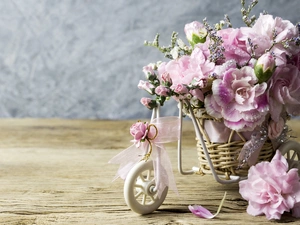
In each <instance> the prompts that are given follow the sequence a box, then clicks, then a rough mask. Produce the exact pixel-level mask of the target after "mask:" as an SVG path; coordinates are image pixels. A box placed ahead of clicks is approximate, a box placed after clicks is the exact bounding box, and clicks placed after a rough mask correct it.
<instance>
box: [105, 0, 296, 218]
mask: <svg viewBox="0 0 300 225" xmlns="http://www.w3.org/2000/svg"><path fill="white" fill-rule="evenodd" d="M257 3H258V0H254V1H251V3H250V5H249V6H246V5H245V1H244V0H241V4H242V9H241V13H242V19H243V21H244V23H245V26H244V27H239V28H233V27H232V24H231V22H230V19H229V17H228V16H226V15H225V19H224V20H222V21H220V22H219V23H217V24H215V25H213V26H212V25H210V24H209V23H208V22H207V20H206V19H204V20H203V23H201V22H198V21H194V22H192V23H189V24H186V25H185V27H184V31H185V34H186V38H187V41H188V44H186V43H185V42H184V41H183V40H181V39H179V38H178V34H177V33H175V32H173V34H172V36H171V44H170V46H168V47H164V46H160V44H159V35H156V37H155V39H154V41H153V42H148V41H146V42H145V44H146V45H148V46H154V47H156V48H157V49H158V50H160V51H161V52H162V53H164V54H165V56H166V58H168V60H167V61H165V62H157V63H151V64H149V65H147V66H145V67H144V68H143V72H144V74H145V76H146V80H141V81H140V82H139V84H138V88H139V89H142V90H145V91H147V92H148V93H149V94H151V95H152V96H154V97H153V98H148V97H144V98H142V99H141V103H142V104H143V105H144V106H146V107H147V108H149V109H153V112H156V110H157V109H158V108H159V107H161V106H163V105H164V103H165V101H167V100H169V99H171V98H173V99H175V100H176V101H178V102H179V112H180V115H181V114H182V113H183V114H184V115H186V116H189V117H191V118H192V120H193V123H194V126H195V131H196V137H197V138H198V143H197V148H198V156H199V164H200V167H199V171H197V172H198V173H200V174H207V173H213V174H214V173H216V174H217V175H218V176H219V175H221V176H222V177H223V178H224V179H225V180H229V181H234V182H236V181H239V180H240V179H246V177H247V175H248V176H249V178H248V180H243V181H241V182H240V193H241V194H242V196H243V197H244V198H245V199H246V200H248V201H249V207H248V212H249V213H250V214H252V215H260V214H266V215H267V218H268V219H280V216H281V214H282V213H283V212H284V211H289V210H290V209H293V208H294V215H295V216H297V217H300V196H299V193H300V183H299V175H298V169H299V167H300V164H299V160H300V147H299V143H296V142H291V141H289V140H288V139H289V135H288V132H289V129H288V127H287V126H286V121H287V120H288V119H289V118H290V117H293V116H299V115H300V24H297V25H294V24H292V23H291V22H290V21H288V20H284V19H282V18H280V17H275V18H274V17H273V16H272V15H268V14H266V13H263V14H260V16H259V17H258V18H257V19H256V17H255V16H250V13H251V10H252V9H253V7H254V6H255V5H256V4H257ZM181 123H182V120H181V119H179V118H178V117H163V118H156V119H153V118H152V120H151V122H150V123H143V122H137V123H135V124H134V125H132V127H131V128H130V133H131V135H132V136H133V139H134V140H133V142H134V144H133V145H132V146H130V147H129V148H127V149H126V150H124V151H123V152H121V153H119V154H118V155H117V156H115V157H114V158H113V159H112V160H111V161H110V162H111V163H118V164H120V168H119V170H118V173H117V177H121V178H123V179H125V178H126V180H125V187H127V186H128V187H129V188H127V189H126V188H125V189H126V190H129V192H130V193H134V194H132V195H131V196H135V197H132V198H131V197H128V200H126V202H127V204H128V205H129V206H130V207H131V206H132V209H134V211H136V212H138V213H141V214H144V213H149V212H151V211H153V210H155V209H156V208H157V207H158V206H159V205H160V204H161V203H162V201H163V198H164V197H165V195H166V187H169V188H171V189H173V190H174V191H177V189H176V184H175V182H174V177H173V174H172V168H171V163H170V160H169V158H168V155H167V153H166V151H165V149H164V147H163V144H164V143H167V142H170V141H176V140H178V139H180V135H181V133H180V132H181ZM199 133H200V135H198V134H199ZM284 143H289V145H290V146H286V147H291V148H293V149H294V150H295V154H294V155H293V156H292V159H291V160H290V161H289V165H288V162H287V161H286V159H285V158H284V157H283V156H282V155H284V154H285V153H287V152H286V151H285V150H282V149H280V148H281V146H282V145H283V144H284ZM277 149H279V150H277ZM285 149H286V148H285ZM141 151H142V152H143V153H144V155H142V154H141ZM275 153H276V154H275ZM295 155H296V156H295ZM150 156H151V157H152V158H153V165H154V174H155V182H154V181H152V180H148V176H149V174H150V173H148V175H145V176H143V175H137V172H135V171H134V172H130V171H132V170H131V169H132V167H133V166H134V165H136V164H138V162H139V161H146V162H147V160H148V159H149V157H150ZM272 158H273V159H272ZM271 160H272V161H271ZM270 161H271V162H270ZM291 167H295V168H293V169H291ZM143 168H146V169H147V171H148V170H150V169H149V168H151V165H150V164H149V163H147V165H146V164H145V166H144V165H142V164H139V165H137V169H138V170H142V169H143ZM249 168H250V169H249ZM128 174H129V175H128ZM214 175H215V174H214ZM128 176H131V177H133V178H134V180H135V178H136V177H135V176H137V185H136V186H134V185H131V183H132V182H131V181H130V180H131V178H130V179H129V178H127V177H128ZM233 177H235V178H236V177H238V179H235V178H234V179H235V180H234V179H233V180H232V178H233ZM126 182H127V183H128V185H126ZM224 183H226V182H224ZM125 189H124V190H125ZM249 193H250V194H249ZM146 194H149V195H151V197H150V198H151V201H152V200H153V202H155V206H153V207H152V205H151V204H152V203H149V204H148V203H146V200H145V199H146ZM141 195H143V196H144V197H143V199H142V202H143V203H145V204H144V206H143V205H140V204H138V203H137V202H136V199H137V198H138V197H139V196H141ZM258 196H261V197H258ZM131 199H133V200H131ZM156 199H158V200H157V202H156ZM159 199H160V200H159ZM161 199H162V200H161ZM128 202H129V203H128ZM153 204H154V203H153ZM150 205H151V207H150ZM148 206H149V207H150V208H149V207H148ZM147 207H148V208H147ZM144 209H145V210H144ZM191 209H192V210H191V211H192V212H193V211H195V214H197V215H198V216H200V217H202V216H203V215H202V214H203V213H204V214H206V216H204V217H205V218H213V217H214V216H213V215H212V214H211V213H208V212H207V210H206V209H203V208H201V207H200V208H197V207H191Z"/></svg>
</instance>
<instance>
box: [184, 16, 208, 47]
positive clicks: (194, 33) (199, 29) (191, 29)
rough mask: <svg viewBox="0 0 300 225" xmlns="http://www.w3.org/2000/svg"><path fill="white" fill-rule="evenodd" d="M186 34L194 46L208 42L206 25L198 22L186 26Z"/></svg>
mask: <svg viewBox="0 0 300 225" xmlns="http://www.w3.org/2000/svg"><path fill="white" fill-rule="evenodd" d="M184 32H185V35H186V38H187V39H188V41H189V42H190V44H191V45H192V46H194V45H195V44H198V43H204V42H205V40H206V36H207V30H206V29H205V27H204V25H203V24H202V23H200V22H198V21H194V22H192V23H188V24H186V25H185V27H184Z"/></svg>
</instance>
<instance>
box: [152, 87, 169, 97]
mask: <svg viewBox="0 0 300 225" xmlns="http://www.w3.org/2000/svg"><path fill="white" fill-rule="evenodd" d="M169 92H170V89H169V88H167V87H165V86H163V85H159V86H157V87H156V88H155V94H157V95H160V96H164V97H167V96H169Z"/></svg>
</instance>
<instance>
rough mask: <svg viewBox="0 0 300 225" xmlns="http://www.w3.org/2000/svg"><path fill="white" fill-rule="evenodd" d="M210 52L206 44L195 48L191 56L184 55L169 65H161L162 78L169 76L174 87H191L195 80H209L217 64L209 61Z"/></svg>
mask: <svg viewBox="0 0 300 225" xmlns="http://www.w3.org/2000/svg"><path fill="white" fill-rule="evenodd" d="M208 54H209V51H208V49H207V46H206V45H204V44H198V45H196V46H195V49H194V50H193V52H192V54H191V55H190V56H188V55H184V56H182V57H180V58H179V59H176V60H171V61H169V62H168V63H161V64H160V65H159V67H158V73H159V75H160V77H162V76H163V75H164V74H168V75H169V79H170V80H171V81H172V83H173V85H175V86H176V85H177V84H184V85H189V84H190V83H191V82H192V81H193V79H194V78H197V79H207V78H208V76H209V74H210V73H212V72H213V70H214V67H215V64H214V63H212V62H210V60H209V59H208Z"/></svg>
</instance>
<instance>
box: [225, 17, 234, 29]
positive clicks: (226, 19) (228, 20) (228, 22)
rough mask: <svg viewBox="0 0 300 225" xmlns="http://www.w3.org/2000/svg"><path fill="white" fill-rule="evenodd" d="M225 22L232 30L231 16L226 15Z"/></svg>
mask: <svg viewBox="0 0 300 225" xmlns="http://www.w3.org/2000/svg"><path fill="white" fill-rule="evenodd" d="M224 20H225V23H226V24H227V27H229V28H232V24H231V21H230V19H229V16H228V15H227V14H225V15H224Z"/></svg>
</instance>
